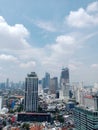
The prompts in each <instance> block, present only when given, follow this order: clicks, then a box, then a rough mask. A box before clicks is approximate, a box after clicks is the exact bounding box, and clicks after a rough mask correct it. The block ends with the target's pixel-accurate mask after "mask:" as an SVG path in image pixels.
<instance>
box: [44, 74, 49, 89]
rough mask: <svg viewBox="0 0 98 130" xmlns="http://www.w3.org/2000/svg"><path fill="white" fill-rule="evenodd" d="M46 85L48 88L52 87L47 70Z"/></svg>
mask: <svg viewBox="0 0 98 130" xmlns="http://www.w3.org/2000/svg"><path fill="white" fill-rule="evenodd" d="M45 86H46V88H49V87H50V74H49V73H47V72H46V74H45Z"/></svg>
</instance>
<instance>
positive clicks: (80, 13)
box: [66, 2, 98, 28]
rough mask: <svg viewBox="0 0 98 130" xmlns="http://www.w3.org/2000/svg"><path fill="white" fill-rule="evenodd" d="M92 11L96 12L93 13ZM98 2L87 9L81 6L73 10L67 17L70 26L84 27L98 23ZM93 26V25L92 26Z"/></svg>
mask: <svg viewBox="0 0 98 130" xmlns="http://www.w3.org/2000/svg"><path fill="white" fill-rule="evenodd" d="M90 11H95V12H96V13H93V14H91V13H90ZM97 11H98V2H94V3H91V4H90V5H88V6H87V9H83V8H79V9H78V10H77V11H71V12H70V14H69V16H67V17H66V20H67V23H68V24H69V25H70V26H73V27H77V28H82V27H90V26H91V25H94V26H96V25H98V12H97ZM91 27H92V26H91Z"/></svg>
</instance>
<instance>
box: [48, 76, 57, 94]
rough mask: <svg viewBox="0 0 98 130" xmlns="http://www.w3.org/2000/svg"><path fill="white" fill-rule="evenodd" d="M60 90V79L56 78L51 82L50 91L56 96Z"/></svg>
mask: <svg viewBox="0 0 98 130" xmlns="http://www.w3.org/2000/svg"><path fill="white" fill-rule="evenodd" d="M57 90H58V78H57V77H54V78H52V79H51V80H50V88H49V91H50V93H51V94H56V91H57Z"/></svg>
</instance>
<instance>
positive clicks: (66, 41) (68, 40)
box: [56, 35, 74, 44]
mask: <svg viewBox="0 0 98 130" xmlns="http://www.w3.org/2000/svg"><path fill="white" fill-rule="evenodd" d="M56 42H57V43H64V44H73V43H74V38H73V37H71V36H66V35H60V36H58V37H57V38H56Z"/></svg>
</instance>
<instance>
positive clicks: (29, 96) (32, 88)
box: [25, 72, 38, 112]
mask: <svg viewBox="0 0 98 130" xmlns="http://www.w3.org/2000/svg"><path fill="white" fill-rule="evenodd" d="M25 111H26V112H37V111H38V77H37V75H36V73H35V72H31V74H28V75H27V77H26V79H25Z"/></svg>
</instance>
